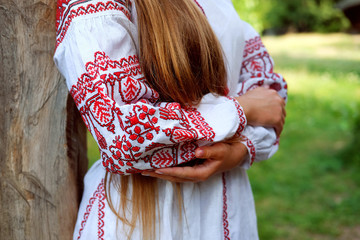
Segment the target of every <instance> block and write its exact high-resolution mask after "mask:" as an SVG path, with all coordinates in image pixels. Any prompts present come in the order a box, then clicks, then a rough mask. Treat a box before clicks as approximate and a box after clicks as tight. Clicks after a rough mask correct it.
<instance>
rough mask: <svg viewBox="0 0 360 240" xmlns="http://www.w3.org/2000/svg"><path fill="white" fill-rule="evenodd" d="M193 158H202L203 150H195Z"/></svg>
mask: <svg viewBox="0 0 360 240" xmlns="http://www.w3.org/2000/svg"><path fill="white" fill-rule="evenodd" d="M195 156H196V157H198V158H201V157H202V156H204V150H202V149H201V148H198V149H196V150H195Z"/></svg>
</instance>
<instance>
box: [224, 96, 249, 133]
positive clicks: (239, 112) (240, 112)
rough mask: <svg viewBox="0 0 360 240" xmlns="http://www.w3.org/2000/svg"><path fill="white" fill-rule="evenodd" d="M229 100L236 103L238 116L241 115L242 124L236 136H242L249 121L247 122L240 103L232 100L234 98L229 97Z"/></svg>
mask: <svg viewBox="0 0 360 240" xmlns="http://www.w3.org/2000/svg"><path fill="white" fill-rule="evenodd" d="M227 98H228V99H230V100H232V101H233V102H234V104H235V106H236V109H237V112H238V115H239V119H240V124H239V127H238V129H237V130H236V134H237V136H240V135H241V132H242V131H243V130H244V128H245V126H246V124H247V120H246V116H245V114H244V110H243V109H242V107H241V106H240V104H239V102H238V101H237V100H236V99H235V98H232V97H227Z"/></svg>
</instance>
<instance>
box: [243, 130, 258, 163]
mask: <svg viewBox="0 0 360 240" xmlns="http://www.w3.org/2000/svg"><path fill="white" fill-rule="evenodd" d="M241 142H243V143H244V144H245V145H246V147H247V148H248V149H249V155H250V165H252V164H253V163H254V160H255V156H256V151H255V146H254V144H253V143H252V141H251V140H250V139H248V138H247V137H246V136H244V135H241Z"/></svg>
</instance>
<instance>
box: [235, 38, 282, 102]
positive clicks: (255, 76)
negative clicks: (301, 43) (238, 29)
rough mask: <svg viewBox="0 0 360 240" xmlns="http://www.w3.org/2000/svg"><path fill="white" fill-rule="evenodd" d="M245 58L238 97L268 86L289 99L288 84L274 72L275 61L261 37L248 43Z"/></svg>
mask: <svg viewBox="0 0 360 240" xmlns="http://www.w3.org/2000/svg"><path fill="white" fill-rule="evenodd" d="M243 58H244V60H243V62H242V68H241V72H240V76H241V80H242V82H241V83H240V89H238V95H243V94H245V93H246V92H247V91H250V90H252V89H254V88H256V87H259V86H264V85H267V86H270V88H272V89H274V90H276V91H278V93H279V94H280V96H282V97H283V98H284V99H286V98H287V85H286V82H285V80H284V79H283V77H282V76H280V75H279V74H276V73H274V72H273V68H274V63H273V60H272V58H271V57H270V55H269V53H268V52H267V50H266V48H265V46H264V44H263V43H262V41H261V38H260V36H256V37H254V38H252V39H249V40H248V41H246V45H245V49H244V55H243Z"/></svg>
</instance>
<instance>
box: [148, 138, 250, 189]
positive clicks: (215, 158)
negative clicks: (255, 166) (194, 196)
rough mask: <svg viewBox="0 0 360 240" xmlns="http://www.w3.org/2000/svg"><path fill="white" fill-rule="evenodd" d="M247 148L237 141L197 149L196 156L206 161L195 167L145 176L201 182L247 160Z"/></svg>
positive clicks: (176, 168) (179, 168) (161, 171)
mask: <svg viewBox="0 0 360 240" xmlns="http://www.w3.org/2000/svg"><path fill="white" fill-rule="evenodd" d="M247 153H248V152H247V148H246V147H245V145H244V144H242V143H241V142H239V141H237V142H234V141H231V142H219V143H215V144H214V145H212V146H205V147H200V148H198V149H196V151H195V156H196V157H197V158H200V159H206V160H205V161H204V162H203V163H202V164H199V165H195V166H193V167H171V168H162V169H158V170H155V171H144V172H142V173H141V174H142V175H144V176H150V177H156V178H160V179H163V180H168V181H172V182H201V181H205V180H207V179H208V178H209V177H211V176H212V175H214V174H217V173H220V172H225V171H228V170H230V169H232V168H234V167H236V166H238V165H240V164H241V163H243V161H244V160H245V157H246V155H247Z"/></svg>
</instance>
